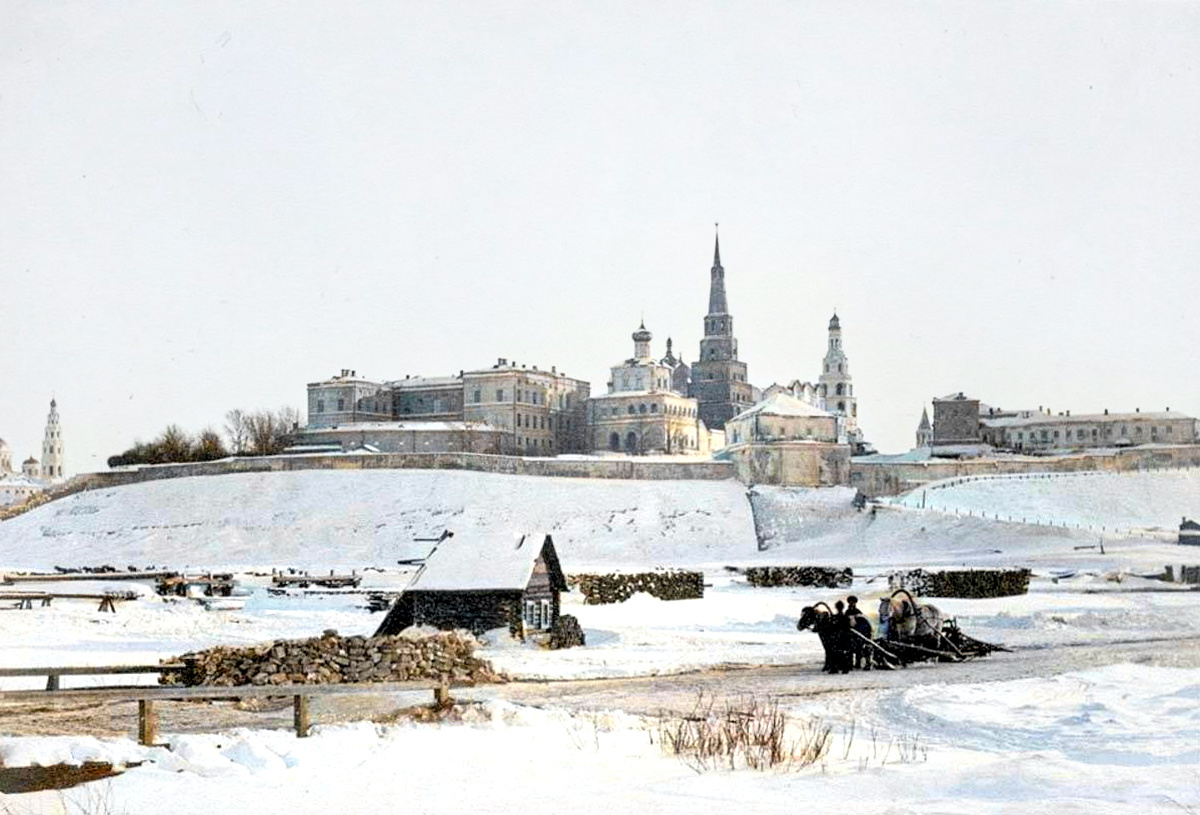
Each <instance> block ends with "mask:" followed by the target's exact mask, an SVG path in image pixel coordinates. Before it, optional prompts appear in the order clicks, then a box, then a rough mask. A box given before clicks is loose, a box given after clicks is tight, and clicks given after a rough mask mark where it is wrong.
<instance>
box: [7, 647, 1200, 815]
mask: <svg viewBox="0 0 1200 815" xmlns="http://www.w3.org/2000/svg"><path fill="white" fill-rule="evenodd" d="M1198 698H1200V669H1176V668H1165V667H1144V666H1137V665H1122V666H1111V667H1106V668H1098V669H1094V670H1087V671H1080V672H1075V673H1070V674H1064V675H1059V676H1054V677H1045V678H1035V679H1025V680H1017V681H1013V682H1002V683H987V684H968V685H954V686H937V685H918V686H916V687H913V688H909V689H904V690H891V691H885V692H881V693H868V694H861V695H859V696H856V697H854V698H852V699H849V698H843V699H839V700H836V701H834V702H833V703H830V702H829V701H821V702H814V701H808V702H805V703H802V704H798V705H793V706H791V707H789V708H787V712H788V713H789V714H790V715H791V717H792V719H791V722H792V728H793V730H792V732H791V736H792V737H793V738H794V737H795V736H796V735H797V734H798V732H799V729H800V728H802V727H805V726H807V727H810V728H812V727H820V726H829V727H830V728H831V732H832V741H831V744H830V747H829V750H828V752H827V753H826V754H825V756H824V757H823V758H822V759H821V760H820V761H818V762H817V763H815V764H813V765H811V766H808V767H795V768H791V769H789V770H786V771H784V770H770V771H754V770H747V769H737V770H728V769H711V770H707V771H705V770H697V769H696V768H695V766H694V764H693V763H691V762H686V761H684V760H681V759H680V758H679V757H676V756H671V755H668V754H666V753H665V752H664V750H663V748H662V740H661V737H660V735H659V732H658V728H657V725H656V722H655V721H654V720H652V719H646V718H641V717H635V716H630V715H627V714H624V713H621V712H620V711H613V712H607V713H605V712H598V713H597V712H567V711H562V710H555V709H540V708H531V707H524V706H514V705H510V704H506V703H504V702H496V701H492V702H485V703H482V704H481V705H478V706H477V707H474V708H472V709H470V710H469V711H468V712H467V713H466V714H465V715H464V721H462V722H459V723H454V724H412V723H401V724H392V725H377V724H371V723H359V724H347V725H337V726H323V727H318V728H317V730H316V733H315V735H314V736H313V737H311V738H309V739H305V740H300V739H296V738H295V737H294V735H292V734H290V733H288V732H286V731H262V730H235V731H231V732H227V733H215V734H209V735H177V736H168V737H167V739H168V746H167V747H153V748H143V747H140V746H138V745H136V744H134V743H132V742H131V741H129V740H124V739H122V740H111V741H100V740H96V739H85V738H79V737H70V738H25V739H0V760H2V761H3V762H4V763H6V764H9V765H10V766H23V765H28V764H31V763H42V764H50V763H55V762H58V761H68V762H79V761H83V760H88V759H90V760H107V761H113V762H116V763H126V762H133V761H143V762H145V763H143V764H142V765H141V766H138V767H135V768H132V769H130V770H128V771H127V772H125V773H124V774H123V775H120V776H118V777H116V778H114V779H111V780H106V781H102V782H99V783H98V784H92V785H88V786H86V787H82V788H77V789H74V790H69V791H67V792H65V793H50V792H46V793H35V794H28V795H23V796H8V797H3V798H0V807H5V808H6V810H5V811H7V812H12V813H29V815H33V813H42V812H63V811H98V810H96V809H95V808H94V806H95V802H96V801H103V802H104V806H105V809H104V810H102V811H108V812H157V811H162V810H161V809H160V807H161V806H162V805H163V802H166V801H170V802H171V811H172V812H175V813H179V814H180V815H186V814H187V813H205V815H207V813H211V812H214V811H216V812H240V811H246V809H245V808H246V806H247V805H248V802H250V801H253V802H254V811H255V812H258V813H262V814H263V815H270V813H288V814H289V815H290V814H291V813H298V812H339V813H342V812H344V813H368V812H381V811H390V810H391V809H392V808H394V807H396V806H398V805H400V804H399V802H402V807H403V809H404V811H406V812H417V813H442V812H480V813H501V812H518V811H525V810H526V809H528V807H529V806H530V804H531V802H536V805H537V807H538V808H539V809H544V810H546V811H552V812H562V813H593V812H595V811H597V806H598V805H599V803H600V802H603V808H604V809H606V810H607V811H614V812H651V811H653V812H659V813H688V815H691V813H695V812H711V811H720V810H726V809H736V810H737V811H744V812H756V813H757V812H764V813H765V812H779V813H783V812H788V813H791V812H795V811H796V809H797V807H798V805H799V803H800V802H803V807H804V808H805V809H809V810H812V811H817V812H832V811H841V810H843V809H848V810H851V811H853V812H855V813H864V814H865V813H915V812H921V813H930V812H933V813H939V812H946V813H966V812H970V813H998V812H1022V813H1056V815H1057V814H1058V813H1089V815H1117V814H1118V813H1131V815H1132V813H1137V814H1138V815H1141V813H1146V812H1163V813H1166V812H1190V811H1194V808H1195V807H1196V806H1197V805H1200V792H1198V790H1200V785H1198V784H1197V781H1198V776H1197V767H1198V765H1200V750H1198V748H1197V745H1198V744H1200V705H1197V704H1196V701H1197V699H1198ZM77 807H78V808H77Z"/></svg>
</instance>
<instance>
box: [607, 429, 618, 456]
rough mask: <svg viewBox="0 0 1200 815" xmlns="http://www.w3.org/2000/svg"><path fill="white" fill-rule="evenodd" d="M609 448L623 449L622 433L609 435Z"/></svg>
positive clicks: (613, 449) (614, 449)
mask: <svg viewBox="0 0 1200 815" xmlns="http://www.w3.org/2000/svg"><path fill="white" fill-rule="evenodd" d="M608 449H609V450H612V451H613V452H616V451H618V450H620V449H621V435H620V434H619V433H613V434H612V435H611V436H609V437H608Z"/></svg>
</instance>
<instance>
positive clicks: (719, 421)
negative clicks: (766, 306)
mask: <svg viewBox="0 0 1200 815" xmlns="http://www.w3.org/2000/svg"><path fill="white" fill-rule="evenodd" d="M691 373H692V385H691V392H692V396H694V397H696V399H697V401H698V402H699V404H700V418H701V419H702V420H703V421H704V423H705V424H706V425H707V426H708V427H709V428H712V429H720V428H723V427H725V422H726V421H727V420H729V419H731V418H733V417H734V416H736V415H737V414H738V413H741V412H742V411H743V410H745V409H746V408H749V407H752V406H753V404H754V391H753V388H752V387H751V386H750V383H749V382H748V381H747V379H746V363H744V362H741V361H739V360H738V347H737V339H736V338H735V337H734V336H733V316H732V315H731V314H730V313H729V303H728V301H727V300H726V296H725V267H724V266H722V265H721V237H720V235H718V236H717V237H716V240H715V243H714V246H713V265H712V277H711V280H710V283H709V290H708V314H707V315H705V317H704V339H702V340H700V359H699V360H698V361H696V362H695V363H694V364H693V365H692V372H691Z"/></svg>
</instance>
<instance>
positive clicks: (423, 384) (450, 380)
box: [387, 376, 463, 390]
mask: <svg viewBox="0 0 1200 815" xmlns="http://www.w3.org/2000/svg"><path fill="white" fill-rule="evenodd" d="M387 384H388V385H390V386H391V387H393V388H395V389H396V390H404V389H406V388H461V387H462V384H463V381H462V377H461V376H410V377H407V378H405V379H397V380H395V381H392V382H388V383H387Z"/></svg>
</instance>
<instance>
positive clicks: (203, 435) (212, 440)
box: [193, 427, 229, 461]
mask: <svg viewBox="0 0 1200 815" xmlns="http://www.w3.org/2000/svg"><path fill="white" fill-rule="evenodd" d="M227 455H229V453H228V451H227V450H226V449H225V443H224V442H222V441H221V436H220V435H219V434H218V433H217V431H215V430H213V429H212V428H211V427H206V428H204V430H202V431H200V435H199V436H198V437H197V438H196V449H195V452H194V453H193V459H194V460H196V461H215V460H217V459H219V458H225V457H226V456H227Z"/></svg>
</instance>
